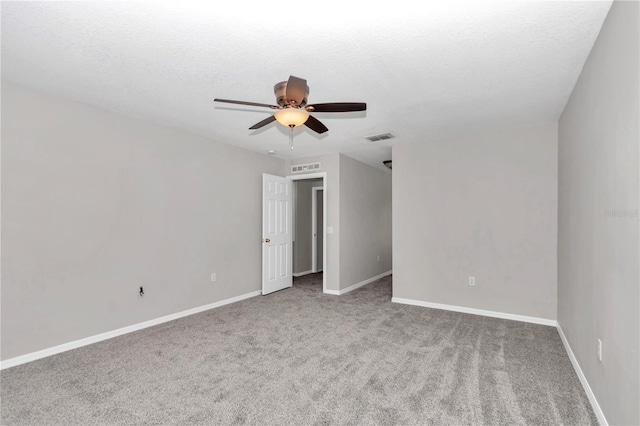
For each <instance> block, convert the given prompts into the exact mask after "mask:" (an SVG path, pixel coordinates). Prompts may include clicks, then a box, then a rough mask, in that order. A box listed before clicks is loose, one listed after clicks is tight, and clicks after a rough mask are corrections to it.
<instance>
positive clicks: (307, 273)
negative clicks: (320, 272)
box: [291, 270, 313, 277]
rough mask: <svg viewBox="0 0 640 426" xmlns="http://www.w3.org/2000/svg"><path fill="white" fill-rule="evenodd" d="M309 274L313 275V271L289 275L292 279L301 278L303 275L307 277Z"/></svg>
mask: <svg viewBox="0 0 640 426" xmlns="http://www.w3.org/2000/svg"><path fill="white" fill-rule="evenodd" d="M309 274H313V271H311V270H309V271H304V272H293V273H292V274H291V276H294V277H301V276H303V275H309Z"/></svg>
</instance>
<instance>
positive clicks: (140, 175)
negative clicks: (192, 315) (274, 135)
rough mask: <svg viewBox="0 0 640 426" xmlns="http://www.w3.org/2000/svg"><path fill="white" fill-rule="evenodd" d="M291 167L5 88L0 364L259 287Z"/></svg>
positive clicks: (6, 86)
mask: <svg viewBox="0 0 640 426" xmlns="http://www.w3.org/2000/svg"><path fill="white" fill-rule="evenodd" d="M284 166H285V162H284V161H282V160H278V159H275V158H271V157H268V156H266V155H261V154H257V153H253V152H250V151H247V150H244V149H240V148H234V147H231V146H229V145H225V144H222V143H217V142H213V141H211V140H207V139H204V138H201V137H198V136H194V135H190V134H186V133H183V132H179V131H176V130H172V129H169V128H163V127H159V126H155V125H152V124H150V123H148V122H145V121H141V120H136V119H132V118H125V117H122V116H119V115H116V114H112V113H109V112H106V111H103V110H100V109H96V108H92V107H89V106H86V105H82V104H78V103H74V102H69V101H65V100H62V99H59V98H55V97H51V96H47V95H42V94H38V93H35V92H31V91H28V90H23V89H20V88H17V87H13V86H10V85H3V86H2V330H1V331H2V353H1V358H2V359H3V360H5V359H8V358H12V357H15V356H19V355H23V354H26V353H29V352H33V351H37V350H40V349H45V348H49V347H52V346H55V345H59V344H62V343H66V342H69V341H73V340H76V339H80V338H84V337H88V336H91V335H95V334H98V333H102V332H106V331H110V330H114V329H117V328H119V327H124V326H127V325H132V324H135V323H139V322H142V321H146V320H150V319H154V318H158V317H161V316H163V315H167V314H171V313H175V312H179V311H182V310H186V309H189V308H193V307H197V306H201V305H205V304H208V303H212V302H216V301H219V300H223V299H227V298H230V297H233V296H238V295H242V294H246V293H249V292H252V291H256V290H259V289H260V286H261V243H260V237H261V232H262V231H261V201H262V196H261V188H262V173H263V172H266V173H271V174H277V175H283V174H284V173H285V171H286V169H285V167H284ZM212 272H216V273H217V277H218V280H217V282H216V283H212V282H211V281H210V274H211V273H212ZM141 285H142V286H144V287H145V293H146V295H145V296H144V297H139V296H138V287H139V286H141Z"/></svg>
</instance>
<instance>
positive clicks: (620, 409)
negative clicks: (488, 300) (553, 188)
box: [558, 1, 640, 425]
mask: <svg viewBox="0 0 640 426" xmlns="http://www.w3.org/2000/svg"><path fill="white" fill-rule="evenodd" d="M639 9H640V8H639V4H638V2H618V1H616V2H614V3H613V6H612V7H611V10H610V11H609V15H608V17H607V19H606V21H605V22H604V25H603V27H602V30H601V32H600V35H599V36H598V39H597V41H596V43H595V45H594V47H593V49H592V51H591V54H590V56H589V58H588V60H587V62H586V63H585V66H584V68H583V70H582V74H581V76H580V78H579V80H578V82H577V84H576V86H575V89H574V91H573V94H572V95H571V98H570V99H569V102H568V104H567V106H566V108H565V110H564V112H563V114H562V117H561V118H560V124H559V200H560V202H559V212H558V322H559V324H560V326H561V327H562V330H563V332H564V334H565V336H566V337H567V340H568V341H569V344H570V345H571V348H572V350H573V353H574V354H575V356H576V358H577V360H578V363H579V364H580V366H581V368H582V371H583V372H584V374H585V377H586V378H587V380H588V382H589V385H590V387H591V389H592V390H593V393H594V395H595V396H596V399H597V400H598V403H599V405H600V407H601V408H602V410H603V412H604V415H605V417H606V418H607V420H608V422H609V423H610V424H616V425H618V424H619V425H622V424H624V425H631V424H634V425H637V424H640V412H639V408H638V406H639V401H640V394H639V391H638V387H639V384H638V380H639V377H640V368H639V364H640V359H639V355H638V353H639V349H640V342H639V336H640V328H639V324H640V316H639V312H640V306H639V305H640V303H639V299H640V294H639V286H640V277H639V271H638V267H639V265H638V262H639V258H640V253H639V248H638V246H639V241H638V238H639V237H638V232H639V230H638V213H637V212H638V207H639V206H638V204H639V202H638V191H639V184H638V180H639V178H640V177H639V174H638V163H639V158H638V156H639V152H638V145H639V144H640V130H639V124H638V120H639V115H640V110H639V108H638V104H639V103H640V101H639V99H638V92H639V90H640V88H639V84H638V80H639V78H640V77H639V76H640V69H639V67H638V52H639V51H640V46H639V42H638V40H639V39H640V30H639V29H638V26H639V25H638V21H639V18H638V16H639V14H640V10H639ZM597 338H600V339H601V340H602V342H603V360H602V362H599V361H598V359H597V356H596V339H597Z"/></svg>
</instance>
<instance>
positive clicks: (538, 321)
mask: <svg viewBox="0 0 640 426" xmlns="http://www.w3.org/2000/svg"><path fill="white" fill-rule="evenodd" d="M391 301H392V302H394V303H402V304H404V305H415V306H422V307H425V308H433V309H442V310H445V311H453V312H462V313H465V314H473V315H482V316H485V317H493V318H502V319H508V320H513V321H522V322H529V323H532V324H540V325H549V326H552V327H555V326H557V325H558V322H557V321H556V320H552V319H546V318H537V317H528V316H525V315H516V314H507V313H504V312H496V311H485V310H483V309H475V308H467V307H464V306H455V305H444V304H441V303H432V302H425V301H422V300H414V299H402V298H400V297H393V298H391Z"/></svg>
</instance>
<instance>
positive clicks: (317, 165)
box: [291, 163, 320, 173]
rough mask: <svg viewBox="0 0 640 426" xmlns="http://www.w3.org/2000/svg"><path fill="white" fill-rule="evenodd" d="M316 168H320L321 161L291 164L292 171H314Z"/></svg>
mask: <svg viewBox="0 0 640 426" xmlns="http://www.w3.org/2000/svg"><path fill="white" fill-rule="evenodd" d="M314 170H320V163H309V164H298V165H296V166H291V173H302V172H312V171H314Z"/></svg>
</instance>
